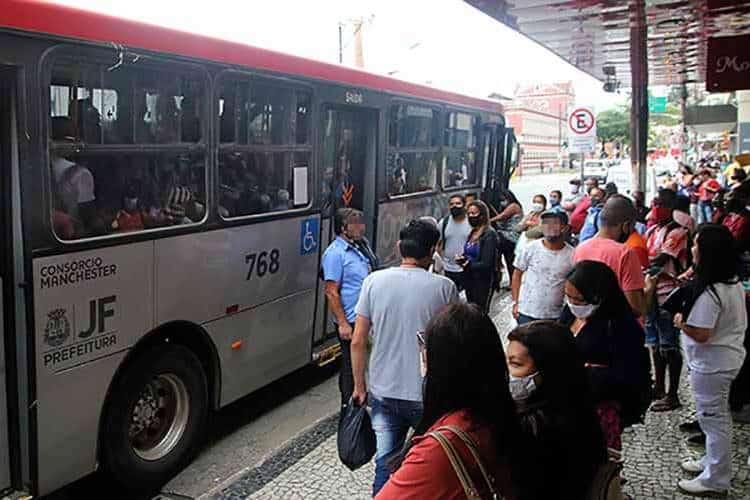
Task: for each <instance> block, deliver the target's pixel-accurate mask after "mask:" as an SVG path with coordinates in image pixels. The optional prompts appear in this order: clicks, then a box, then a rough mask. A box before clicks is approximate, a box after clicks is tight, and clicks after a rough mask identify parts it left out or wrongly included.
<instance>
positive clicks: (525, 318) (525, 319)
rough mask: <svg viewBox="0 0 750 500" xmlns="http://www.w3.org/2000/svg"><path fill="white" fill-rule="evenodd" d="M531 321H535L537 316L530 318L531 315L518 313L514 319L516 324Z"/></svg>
mask: <svg viewBox="0 0 750 500" xmlns="http://www.w3.org/2000/svg"><path fill="white" fill-rule="evenodd" d="M532 321H537V318H532V317H531V316H526V315H525V314H522V313H518V319H517V320H516V323H518V326H521V325H525V324H526V323H531V322H532Z"/></svg>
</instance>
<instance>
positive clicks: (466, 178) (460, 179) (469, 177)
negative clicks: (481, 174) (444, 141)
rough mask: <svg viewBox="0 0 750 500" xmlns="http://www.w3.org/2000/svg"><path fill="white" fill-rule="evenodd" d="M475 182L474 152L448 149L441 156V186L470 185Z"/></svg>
mask: <svg viewBox="0 0 750 500" xmlns="http://www.w3.org/2000/svg"><path fill="white" fill-rule="evenodd" d="M476 183H477V169H476V153H475V152H474V151H472V150H467V151H461V152H457V151H448V152H446V153H445V155H444V156H443V186H444V187H446V188H452V187H462V186H471V185H474V184H476Z"/></svg>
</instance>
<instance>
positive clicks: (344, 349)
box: [339, 337, 354, 406]
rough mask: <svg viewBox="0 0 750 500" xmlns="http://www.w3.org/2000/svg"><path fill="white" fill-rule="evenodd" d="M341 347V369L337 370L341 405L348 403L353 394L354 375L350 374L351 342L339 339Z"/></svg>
mask: <svg viewBox="0 0 750 500" xmlns="http://www.w3.org/2000/svg"><path fill="white" fill-rule="evenodd" d="M339 344H340V345H341V368H340V369H339V391H340V392H341V405H342V406H343V405H345V404H347V403H348V402H349V399H351V397H352V393H353V392H354V373H353V372H352V341H351V340H344V339H342V338H341V337H339Z"/></svg>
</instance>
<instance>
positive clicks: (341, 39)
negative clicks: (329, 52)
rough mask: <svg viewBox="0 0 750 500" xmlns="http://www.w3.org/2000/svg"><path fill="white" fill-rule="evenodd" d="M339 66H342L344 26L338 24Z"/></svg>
mask: <svg viewBox="0 0 750 500" xmlns="http://www.w3.org/2000/svg"><path fill="white" fill-rule="evenodd" d="M339 64H344V25H343V24H342V23H339Z"/></svg>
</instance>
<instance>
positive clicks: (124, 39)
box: [0, 0, 503, 113]
mask: <svg viewBox="0 0 750 500" xmlns="http://www.w3.org/2000/svg"><path fill="white" fill-rule="evenodd" d="M0 1H1V2H2V4H3V8H2V9H0V27H7V28H12V29H18V30H24V31H32V32H38V33H47V34H52V35H57V36H62V37H70V38H78V39H82V40H88V41H95V42H102V43H113V44H120V45H123V46H126V47H129V48H133V49H135V48H140V49H146V50H152V51H155V52H165V53H170V54H176V55H181V56H187V57H194V58H199V59H205V60H209V61H216V62H224V63H229V64H235V65H240V66H246V67H249V68H259V69H264V70H268V71H273V72H277V73H286V74H292V75H299V76H304V77H309V78H316V79H320V80H326V81H333V82H337V83H342V84H346V85H352V86H354V87H365V88H370V89H375V90H382V91H387V92H392V93H394V94H402V95H410V96H414V97H420V98H424V99H432V100H436V101H443V102H446V103H451V104H456V105H462V106H468V107H473V108H480V109H483V110H485V111H489V112H495V113H501V112H502V111H503V106H502V104H500V103H498V102H495V101H490V100H487V99H480V98H476V97H470V96H465V95H462V94H456V93H453V92H448V91H444V90H439V89H436V88H432V87H428V86H424V85H418V84H414V83H409V82H405V81H403V80H398V79H396V78H389V77H386V76H381V75H377V74H374V73H369V72H366V71H362V70H358V69H353V68H347V67H345V66H338V65H335V64H329V63H324V62H319V61H315V60H311V59H305V58H302V57H297V56H292V55H289V54H284V53H281V52H275V51H271V50H266V49H260V48H257V47H252V46H249V45H245V44H241V43H238V42H230V41H226V40H221V39H217V38H212V37H209V36H205V35H198V34H192V33H187V32H183V31H179V30H174V29H168V28H163V27H159V26H156V25H152V24H147V23H141V22H137V21H132V20H128V19H122V18H118V17H114V16H110V15H106V14H99V13H95V12H91V11H87V10H81V9H76V8H73V7H68V6H64V5H60V4H57V3H53V2H51V1H49V0H0Z"/></svg>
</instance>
